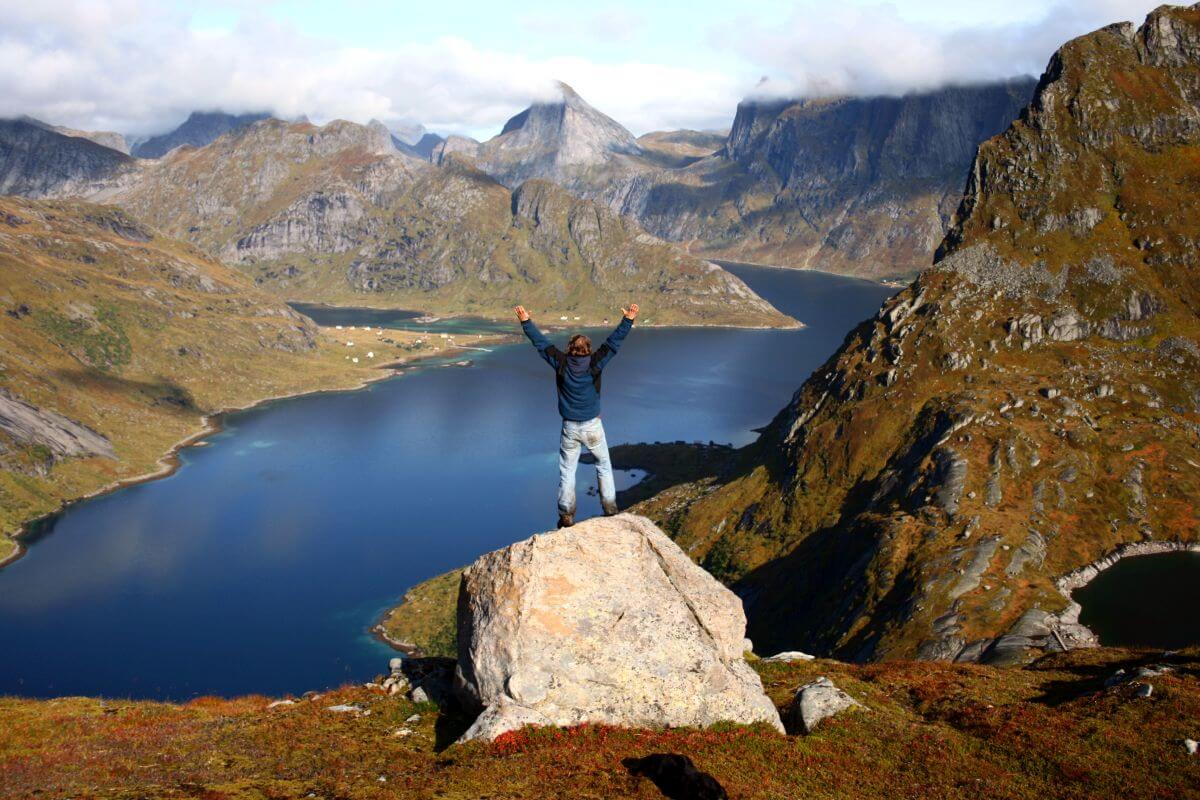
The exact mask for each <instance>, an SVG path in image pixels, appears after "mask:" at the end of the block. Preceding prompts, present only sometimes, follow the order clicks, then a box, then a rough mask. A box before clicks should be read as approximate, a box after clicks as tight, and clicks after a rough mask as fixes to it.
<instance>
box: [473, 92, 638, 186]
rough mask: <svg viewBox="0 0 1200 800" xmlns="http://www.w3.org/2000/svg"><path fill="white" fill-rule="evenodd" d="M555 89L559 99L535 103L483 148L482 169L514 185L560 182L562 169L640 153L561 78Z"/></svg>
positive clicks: (629, 138)
mask: <svg viewBox="0 0 1200 800" xmlns="http://www.w3.org/2000/svg"><path fill="white" fill-rule="evenodd" d="M557 88H558V90H559V92H560V93H561V96H562V99H561V100H559V101H558V102H547V101H540V100H539V101H537V102H534V103H533V105H531V106H529V108H527V109H525V110H524V111H522V112H521V113H520V114H517V115H516V116H515V117H513V118H512V119H510V120H509V121H508V122H507V123H505V125H504V129H503V130H502V131H500V134H499V135H498V136H496V137H494V138H492V139H490V140H489V141H487V142H485V143H484V144H482V145H481V146H480V149H479V165H480V167H481V168H482V169H484V171H486V172H488V173H489V174H491V175H492V176H493V177H495V178H496V179H497V180H499V181H500V182H501V183H503V184H505V185H506V186H509V187H510V188H511V187H515V186H517V185H519V184H520V183H522V182H523V181H525V180H527V179H529V178H548V179H550V180H559V179H560V178H562V177H563V175H562V170H563V168H568V169H570V168H575V167H590V166H596V165H600V164H603V163H605V162H606V161H607V160H608V159H610V158H611V157H612V156H614V155H616V154H620V153H625V154H637V153H640V152H641V151H642V148H641V146H640V145H639V144H638V142H637V139H636V138H634V136H633V134H632V133H630V132H629V131H628V130H626V129H625V128H624V127H623V126H622V125H621V124H620V123H619V122H617V121H616V120H614V119H612V118H611V117H609V116H607V115H606V114H604V113H602V112H600V111H599V110H597V109H596V108H594V107H593V106H591V105H590V104H588V102H587V101H586V100H584V99H583V98H582V97H580V95H579V94H578V93H577V92H576V91H575V90H574V89H573V88H571V87H570V86H568V85H567V84H565V83H563V82H562V81H558V82H557Z"/></svg>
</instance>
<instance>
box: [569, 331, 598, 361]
mask: <svg viewBox="0 0 1200 800" xmlns="http://www.w3.org/2000/svg"><path fill="white" fill-rule="evenodd" d="M591 354H592V340H591V339H589V338H588V337H586V336H584V335H583V334H582V333H577V334H575V335H574V336H572V337H571V341H569V342H567V355H569V356H590V355H591Z"/></svg>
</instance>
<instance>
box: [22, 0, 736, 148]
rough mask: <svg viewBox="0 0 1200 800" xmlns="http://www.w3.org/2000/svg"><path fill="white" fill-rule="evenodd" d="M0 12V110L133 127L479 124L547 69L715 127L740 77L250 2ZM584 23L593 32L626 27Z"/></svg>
mask: <svg viewBox="0 0 1200 800" xmlns="http://www.w3.org/2000/svg"><path fill="white" fill-rule="evenodd" d="M601 17H603V20H601ZM0 18H2V19H4V20H5V21H4V24H3V25H0V116H13V115H17V114H30V115H32V116H35V117H39V118H44V119H46V120H47V121H49V122H54V123H56V124H65V125H71V126H75V127H81V128H93V129H110V130H118V131H122V132H125V133H135V134H148V133H155V132H159V131H162V130H165V129H167V128H169V127H172V126H173V125H175V124H177V123H178V122H179V121H181V120H182V119H183V118H184V117H186V116H187V114H188V113H189V112H190V111H192V110H195V109H218V108H219V109H222V110H225V111H229V112H248V111H260V110H267V111H271V112H273V113H275V114H278V115H281V116H288V117H290V116H297V115H300V114H307V115H308V116H309V117H310V118H312V119H313V120H314V121H324V120H328V119H333V118H336V117H342V118H346V119H352V120H355V121H359V122H366V121H367V120H369V119H371V118H377V119H381V120H383V121H384V122H387V123H393V124H397V125H399V124H401V123H405V122H420V123H423V124H424V125H426V127H428V128H430V129H432V130H435V131H439V132H444V133H451V132H454V133H467V134H474V135H490V134H491V133H494V132H496V131H498V129H499V127H500V126H501V125H502V124H503V123H504V121H505V120H506V119H507V118H508V117H510V116H512V115H513V114H515V113H517V112H518V111H520V110H521V109H522V108H524V107H525V106H526V105H528V104H529V103H530V102H531V101H532V100H533V99H536V98H547V97H551V96H553V92H554V89H553V86H554V81H555V80H557V79H561V80H564V81H566V82H568V83H570V84H571V85H573V86H574V87H575V88H576V89H577V90H578V91H579V92H580V93H581V94H582V95H583V96H584V97H585V98H587V99H588V100H589V101H591V102H593V103H595V104H596V105H597V106H598V107H599V108H601V109H603V110H604V111H606V112H607V113H609V114H611V115H612V116H614V117H615V118H617V119H619V120H620V121H621V122H622V123H624V124H626V125H628V126H630V127H631V128H633V129H635V130H649V129H654V128H659V127H664V126H678V125H691V124H696V125H712V124H727V123H728V120H729V118H730V117H731V116H732V113H733V108H734V105H735V104H736V102H737V100H738V97H739V88H740V87H739V86H738V85H737V84H736V82H735V81H734V80H732V79H731V78H730V77H728V76H727V75H724V74H722V73H720V72H718V71H716V70H693V69H688V68H681V67H671V66H668V65H663V64H655V63H633V62H625V63H615V64H596V63H592V62H590V61H587V60H585V59H582V58H569V57H559V58H543V59H534V58H530V57H527V56H524V55H522V54H520V53H517V52H502V51H498V50H489V49H485V48H481V47H478V46H476V45H475V44H472V43H471V42H468V41H466V40H464V39H460V38H454V37H446V38H442V39H437V40H434V41H429V42H415V43H397V44H396V45H395V46H392V47H388V48H387V49H386V50H384V49H371V48H355V47H346V46H341V45H337V44H335V43H332V42H328V41H324V40H320V39H315V38H313V37H310V36H305V35H303V34H301V33H300V32H298V31H296V30H295V29H294V28H291V27H289V26H287V25H284V24H281V23H279V22H278V21H276V20H274V19H272V18H270V17H269V16H267V15H264V14H256V13H250V14H249V15H244V16H242V17H241V18H240V21H239V23H238V24H237V26H236V27H235V28H234V29H233V30H230V31H221V30H200V31H197V30H194V29H191V28H189V26H188V19H187V17H186V15H183V14H178V13H173V12H170V11H165V10H163V7H162V6H161V5H160V4H157V3H154V2H152V0H113V1H112V2H109V3H107V4H104V3H96V2H87V1H86V0H45V1H44V2H41V3H39V4H31V3H27V2H24V1H23V0H11V1H10V0H0ZM592 21H593V22H596V30H597V31H598V33H599V34H600V35H619V32H620V30H622V29H629V28H630V27H631V26H634V25H636V24H638V22H637V20H636V19H634V18H628V17H624V16H622V18H621V19H616V18H613V17H611V15H596V17H595V18H594V19H593V20H592ZM98 32H102V33H98Z"/></svg>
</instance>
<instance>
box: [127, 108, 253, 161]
mask: <svg viewBox="0 0 1200 800" xmlns="http://www.w3.org/2000/svg"><path fill="white" fill-rule="evenodd" d="M269 116H270V115H269V114H265V113H259V114H226V113H225V112H223V111H193V112H192V113H191V114H189V115H188V118H187V119H185V120H184V121H183V122H181V123H180V124H179V127H177V128H175V129H174V130H171V131H167V132H166V133H163V134H159V135H158V136H151V137H150V138H149V139H146V140H145V141H144V142H139V143H138V144H136V145H134V147H133V150H132V154H133V155H134V156H137V157H138V158H162V157H163V156H165V155H166V154H167V153H169V152H171V151H172V150H174V149H175V148H176V147H181V146H183V145H185V144H186V145H191V146H192V147H203V146H204V145H206V144H208V143H209V142H212V141H215V140H216V139H217V138H218V137H220V136H224V135H225V134H226V133H229V132H230V131H235V130H238V129H239V128H244V127H246V126H247V125H249V124H251V123H252V122H258V121H259V120H261V119H267V118H268V117H269Z"/></svg>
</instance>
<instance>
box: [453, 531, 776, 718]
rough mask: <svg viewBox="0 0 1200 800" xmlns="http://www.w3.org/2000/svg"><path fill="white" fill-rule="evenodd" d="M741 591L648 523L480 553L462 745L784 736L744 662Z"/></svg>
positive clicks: (467, 628) (460, 679)
mask: <svg viewBox="0 0 1200 800" xmlns="http://www.w3.org/2000/svg"><path fill="white" fill-rule="evenodd" d="M745 630H746V617H745V615H744V613H743V611H742V603H741V601H740V600H739V599H738V597H737V596H736V595H734V594H733V593H732V592H731V591H729V590H728V589H726V588H725V587H724V586H722V585H721V584H720V583H718V582H717V581H716V580H715V579H714V578H713V577H712V576H711V575H709V574H708V573H707V572H705V571H704V570H703V569H701V568H700V567H698V566H697V565H696V564H694V563H693V562H692V561H691V559H689V558H688V557H687V555H685V554H684V552H683V551H682V550H680V549H679V547H678V546H677V545H676V544H675V543H674V542H672V541H671V540H670V539H669V538H667V536H666V535H665V534H663V532H662V531H660V530H659V529H658V528H657V527H655V526H654V524H653V523H652V522H650V521H649V520H647V519H645V518H643V517H638V516H634V515H631V514H621V515H618V516H615V517H607V518H597V519H591V520H588V521H586V522H582V523H580V524H578V525H576V526H574V527H572V528H566V529H563V530H560V531H556V532H552V533H544V534H539V535H536V536H533V537H531V538H529V539H526V540H525V541H523V542H518V543H516V544H514V545H512V546H510V547H506V548H504V549H503V550H498V551H496V552H494V553H489V554H487V555H485V556H483V557H481V558H480V559H479V560H478V561H476V562H475V563H474V564H473V565H471V567H470V568H469V569H468V570H467V571H466V572H465V573H464V575H463V581H462V587H461V589H460V590H459V598H458V669H457V674H456V687H457V689H458V692H459V695H460V698H461V699H462V700H463V702H464V703H465V704H466V705H468V706H469V707H474V708H475V709H482V710H483V711H482V713H481V714H480V716H479V718H478V719H477V720H476V723H475V725H473V726H472V727H471V729H470V730H468V731H467V733H466V734H464V735H463V740H469V739H488V740H490V739H494V738H495V737H497V736H499V735H500V734H502V733H504V732H506V731H509V730H514V729H516V728H519V727H521V726H522V725H526V724H531V723H532V724H541V725H575V724H579V723H584V722H595V723H606V724H610V725H627V726H636V727H655V726H685V725H686V726H707V725H711V724H713V723H715V722H718V721H722V720H729V721H733V722H741V723H753V722H766V723H768V724H770V725H772V726H773V727H775V728H777V729H779V730H780V731H782V730H783V726H782V724H781V723H780V719H779V714H778V712H777V711H776V710H775V706H774V705H773V704H772V703H771V701H770V700H769V699H768V698H767V696H766V695H765V694H764V693H763V689H762V683H761V682H760V681H759V679H758V675H757V674H756V673H755V672H754V671H753V670H752V669H751V668H750V667H749V665H747V664H746V662H745V661H744V660H743V658H742V645H743V637H744V636H745Z"/></svg>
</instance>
